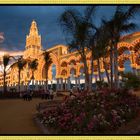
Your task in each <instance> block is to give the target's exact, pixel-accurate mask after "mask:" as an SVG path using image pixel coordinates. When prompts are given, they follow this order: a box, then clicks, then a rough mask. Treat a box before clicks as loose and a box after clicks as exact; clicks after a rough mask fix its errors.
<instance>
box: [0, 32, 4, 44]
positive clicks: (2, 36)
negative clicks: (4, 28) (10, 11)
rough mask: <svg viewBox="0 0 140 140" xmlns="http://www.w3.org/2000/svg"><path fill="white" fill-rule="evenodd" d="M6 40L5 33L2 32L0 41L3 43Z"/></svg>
mask: <svg viewBox="0 0 140 140" xmlns="http://www.w3.org/2000/svg"><path fill="white" fill-rule="evenodd" d="M4 40H5V38H4V33H3V32H0V43H3V41H4Z"/></svg>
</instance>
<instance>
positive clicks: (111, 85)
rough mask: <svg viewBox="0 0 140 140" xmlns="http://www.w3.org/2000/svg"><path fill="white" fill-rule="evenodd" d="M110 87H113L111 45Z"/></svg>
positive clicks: (111, 53)
mask: <svg viewBox="0 0 140 140" xmlns="http://www.w3.org/2000/svg"><path fill="white" fill-rule="evenodd" d="M110 87H111V88H112V87H113V47H112V46H111V48H110Z"/></svg>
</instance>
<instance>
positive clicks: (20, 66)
mask: <svg viewBox="0 0 140 140" xmlns="http://www.w3.org/2000/svg"><path fill="white" fill-rule="evenodd" d="M26 63H27V61H26V60H25V59H23V57H22V56H21V57H20V58H18V60H17V62H15V63H14V64H13V65H12V66H11V67H13V66H16V67H17V68H18V89H19V93H20V79H21V70H23V68H24V66H25V65H26Z"/></svg>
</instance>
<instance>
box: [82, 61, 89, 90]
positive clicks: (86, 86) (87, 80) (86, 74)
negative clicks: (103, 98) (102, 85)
mask: <svg viewBox="0 0 140 140" xmlns="http://www.w3.org/2000/svg"><path fill="white" fill-rule="evenodd" d="M83 60H84V72H85V89H86V90H88V89H89V73H88V66H87V62H86V59H83Z"/></svg>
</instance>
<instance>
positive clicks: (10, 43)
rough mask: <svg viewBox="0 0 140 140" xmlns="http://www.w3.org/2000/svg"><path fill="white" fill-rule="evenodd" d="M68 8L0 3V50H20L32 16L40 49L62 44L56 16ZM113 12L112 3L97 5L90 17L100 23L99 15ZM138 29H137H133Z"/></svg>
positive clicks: (62, 38)
mask: <svg viewBox="0 0 140 140" xmlns="http://www.w3.org/2000/svg"><path fill="white" fill-rule="evenodd" d="M68 7H70V6H0V49H1V51H3V50H11V51H17V50H19V51H20V50H24V48H25V39H26V35H27V34H28V33H29V28H30V25H31V22H32V20H33V19H34V20H35V21H36V22H37V25H38V29H39V34H40V35H41V37H42V46H43V48H44V49H46V48H50V47H53V46H54V45H57V44H64V45H66V42H65V36H64V34H63V31H62V29H61V28H60V25H59V24H58V17H59V16H60V15H61V14H62V12H63V11H64V10H65V9H66V8H68ZM73 8H76V9H78V10H80V11H83V9H84V8H85V6H73ZM113 12H114V6H102V7H99V8H98V10H97V13H96V17H95V19H94V21H95V23H96V25H100V17H103V16H104V17H108V18H110V17H111V15H112V14H113ZM135 22H137V23H138V25H140V14H139V15H137V16H136V18H135ZM139 30H140V28H138V29H137V31H139ZM3 39H4V40H3Z"/></svg>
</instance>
